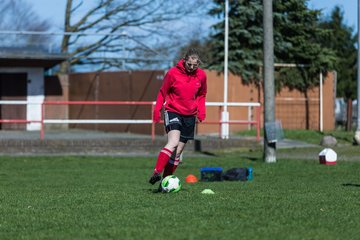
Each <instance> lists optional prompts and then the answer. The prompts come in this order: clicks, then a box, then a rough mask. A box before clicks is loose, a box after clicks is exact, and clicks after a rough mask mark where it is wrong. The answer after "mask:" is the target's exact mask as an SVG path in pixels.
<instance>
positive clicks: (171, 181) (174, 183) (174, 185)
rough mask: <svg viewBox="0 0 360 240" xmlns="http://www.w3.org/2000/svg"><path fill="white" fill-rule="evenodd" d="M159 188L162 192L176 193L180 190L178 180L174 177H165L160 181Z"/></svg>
mask: <svg viewBox="0 0 360 240" xmlns="http://www.w3.org/2000/svg"><path fill="white" fill-rule="evenodd" d="M161 188H162V189H163V191H164V192H178V191H180V189H181V182H180V179H179V178H177V177H176V176H175V175H170V176H167V177H165V178H164V179H163V180H162V181H161Z"/></svg>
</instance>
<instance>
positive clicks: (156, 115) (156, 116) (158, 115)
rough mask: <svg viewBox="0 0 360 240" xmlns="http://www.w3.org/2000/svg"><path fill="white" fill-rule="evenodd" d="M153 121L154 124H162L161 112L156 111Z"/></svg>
mask: <svg viewBox="0 0 360 240" xmlns="http://www.w3.org/2000/svg"><path fill="white" fill-rule="evenodd" d="M153 121H154V122H156V123H158V122H160V111H156V110H155V111H154V113H153Z"/></svg>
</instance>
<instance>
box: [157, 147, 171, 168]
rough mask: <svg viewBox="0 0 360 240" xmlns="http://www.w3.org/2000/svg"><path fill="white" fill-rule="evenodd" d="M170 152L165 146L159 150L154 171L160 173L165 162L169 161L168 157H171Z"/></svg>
mask: <svg viewBox="0 0 360 240" xmlns="http://www.w3.org/2000/svg"><path fill="white" fill-rule="evenodd" d="M171 154H172V152H171V151H170V150H169V149H167V148H163V149H161V151H160V153H159V155H158V158H157V161H156V165H155V169H154V173H162V171H163V170H164V167H165V165H166V164H167V162H168V161H169V159H170V157H171Z"/></svg>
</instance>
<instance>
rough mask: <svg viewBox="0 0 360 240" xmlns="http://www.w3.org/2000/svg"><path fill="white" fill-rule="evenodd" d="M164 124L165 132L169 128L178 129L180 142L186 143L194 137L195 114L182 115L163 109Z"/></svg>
mask: <svg viewBox="0 0 360 240" xmlns="http://www.w3.org/2000/svg"><path fill="white" fill-rule="evenodd" d="M164 115H165V116H164V125H165V130H166V133H168V132H170V131H171V130H179V131H180V142H183V143H186V142H187V141H188V140H193V139H194V133H195V122H196V118H195V116H184V115H180V114H178V113H174V112H168V111H165V113H164Z"/></svg>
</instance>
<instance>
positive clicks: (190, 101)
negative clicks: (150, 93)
mask: <svg viewBox="0 0 360 240" xmlns="http://www.w3.org/2000/svg"><path fill="white" fill-rule="evenodd" d="M200 63H201V60H200V57H199V54H198V52H197V51H196V50H195V49H189V50H188V51H187V53H186V54H185V57H184V58H183V59H181V60H180V61H179V62H178V63H177V64H176V66H174V67H172V68H170V70H169V71H168V72H167V74H166V75H165V77H164V80H163V84H162V86H161V88H160V91H159V94H158V96H157V101H156V106H155V109H154V113H153V120H154V122H159V121H160V112H161V109H162V108H163V107H164V108H165V111H164V125H165V130H166V133H167V139H168V140H167V144H166V145H165V146H164V147H163V148H162V149H161V151H160V153H159V155H158V158H157V161H156V165H155V169H154V172H153V175H152V176H151V177H150V180H149V183H151V184H155V183H156V182H158V181H160V180H161V173H163V176H162V177H163V178H164V177H166V176H168V175H172V174H173V173H174V172H175V169H176V167H177V166H178V165H179V162H180V156H181V153H182V152H183V150H184V147H185V145H186V143H187V141H188V140H193V139H194V132H195V123H196V119H197V120H198V121H199V122H202V121H203V120H204V119H205V116H206V108H205V97H206V91H207V86H206V73H205V72H204V71H203V70H202V69H200V68H199V65H200ZM173 153H174V155H173ZM172 155H173V158H171V156H172Z"/></svg>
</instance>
